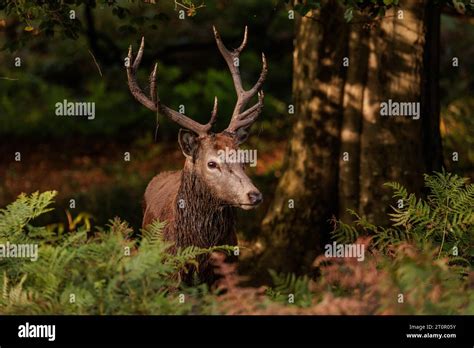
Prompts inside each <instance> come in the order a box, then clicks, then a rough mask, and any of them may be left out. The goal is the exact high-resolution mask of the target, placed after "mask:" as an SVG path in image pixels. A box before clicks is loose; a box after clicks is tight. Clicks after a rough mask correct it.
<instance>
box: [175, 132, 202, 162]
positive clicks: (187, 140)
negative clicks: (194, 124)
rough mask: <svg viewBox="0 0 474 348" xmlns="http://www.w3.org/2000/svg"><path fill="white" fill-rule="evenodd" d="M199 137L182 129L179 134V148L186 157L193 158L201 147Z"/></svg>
mask: <svg viewBox="0 0 474 348" xmlns="http://www.w3.org/2000/svg"><path fill="white" fill-rule="evenodd" d="M198 137H199V136H198V135H197V134H196V133H194V132H191V131H190V130H187V129H180V130H179V134H178V142H179V146H181V151H183V154H184V155H185V156H186V157H193V154H194V151H195V150H196V149H197V147H198V145H199V140H198Z"/></svg>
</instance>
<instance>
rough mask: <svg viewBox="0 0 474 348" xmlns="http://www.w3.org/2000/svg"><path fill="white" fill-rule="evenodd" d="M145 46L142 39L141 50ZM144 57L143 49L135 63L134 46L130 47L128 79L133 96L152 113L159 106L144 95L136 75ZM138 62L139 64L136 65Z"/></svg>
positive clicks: (127, 66)
mask: <svg viewBox="0 0 474 348" xmlns="http://www.w3.org/2000/svg"><path fill="white" fill-rule="evenodd" d="M143 44H144V39H143V38H142V45H141V48H142V47H143ZM142 55H143V49H142V50H141V53H140V51H139V52H138V54H137V57H136V59H135V61H134V62H133V55H132V45H130V47H129V49H128V55H127V57H128V64H127V65H126V68H127V79H128V87H129V89H130V92H131V93H132V95H133V96H134V97H135V99H136V100H138V101H139V102H140V103H141V104H142V105H144V106H145V107H147V108H148V109H150V110H152V111H156V110H157V105H156V103H155V102H154V101H153V100H150V99H149V98H148V97H147V96H146V95H145V93H143V91H142V89H141V88H140V86H139V85H138V83H137V79H136V76H135V73H136V68H137V67H138V64H140V60H141V57H142ZM137 62H138V64H136V63H137Z"/></svg>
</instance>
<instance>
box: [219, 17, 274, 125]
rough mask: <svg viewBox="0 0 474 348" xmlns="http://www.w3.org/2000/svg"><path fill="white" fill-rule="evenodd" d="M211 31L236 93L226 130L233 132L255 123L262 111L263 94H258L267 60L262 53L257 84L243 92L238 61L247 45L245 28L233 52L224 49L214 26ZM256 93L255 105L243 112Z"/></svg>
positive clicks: (246, 29)
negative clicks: (257, 98) (235, 100)
mask: <svg viewBox="0 0 474 348" xmlns="http://www.w3.org/2000/svg"><path fill="white" fill-rule="evenodd" d="M213 30H214V37H215V39H216V43H217V47H218V48H219V51H220V52H221V54H222V56H223V57H224V60H225V61H226V63H227V66H228V67H229V70H230V73H231V75H232V80H233V82H234V87H235V90H236V92H237V102H236V104H235V107H234V112H233V113H232V118H231V120H230V123H229V126H228V127H227V128H226V131H228V132H235V131H236V130H238V129H239V128H242V127H249V126H250V125H251V124H252V123H253V122H254V121H255V119H256V118H257V116H258V114H259V113H260V112H261V110H262V107H263V93H262V94H261V96H260V93H259V92H260V90H261V89H262V85H263V83H264V81H265V78H266V76H267V72H268V65H267V60H266V58H265V55H264V54H263V53H262V71H261V73H260V76H259V78H258V80H257V82H256V83H255V85H254V86H253V87H252V88H251V89H249V90H248V91H246V90H244V88H243V86H242V79H241V77H240V70H239V64H238V59H239V56H240V53H241V52H242V50H243V49H244V48H245V46H246V45H247V36H248V28H247V26H246V27H245V31H244V38H243V40H242V43H241V45H240V46H239V47H238V48H237V49H234V50H233V51H229V50H228V49H227V48H226V47H225V45H224V43H223V42H222V39H221V37H220V35H219V32H218V31H217V29H216V28H215V27H214V26H213ZM257 93H258V94H259V101H258V102H257V104H255V105H254V106H253V107H251V108H250V109H248V110H247V111H244V109H245V107H246V106H247V104H248V102H249V101H250V100H251V99H252V97H253V96H255V94H257ZM247 118H248V119H247Z"/></svg>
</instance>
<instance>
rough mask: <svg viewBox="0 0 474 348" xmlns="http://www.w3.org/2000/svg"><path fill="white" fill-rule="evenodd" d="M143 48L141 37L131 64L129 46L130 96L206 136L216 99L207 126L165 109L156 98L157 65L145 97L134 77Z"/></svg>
mask: <svg viewBox="0 0 474 348" xmlns="http://www.w3.org/2000/svg"><path fill="white" fill-rule="evenodd" d="M144 48H145V38H144V37H142V41H141V43H140V48H139V50H138V53H137V56H136V57H135V60H134V61H133V63H132V60H133V54H132V46H131V45H130V47H129V49H128V65H127V79H128V86H129V88H130V92H131V93H132V95H133V96H134V97H135V99H136V100H138V101H139V102H140V103H141V104H143V105H144V106H145V107H147V108H148V109H150V110H152V111H155V112H156V111H159V112H160V113H162V114H164V115H165V116H167V117H168V118H169V119H171V120H172V121H174V122H176V123H177V124H179V125H180V126H181V127H184V128H186V129H189V130H191V131H193V132H195V133H197V134H198V135H200V136H203V135H205V134H207V133H208V132H209V131H210V130H211V128H212V125H213V124H214V122H215V121H216V117H217V98H215V99H214V108H213V111H212V115H211V119H210V121H209V122H208V123H207V124H200V123H199V122H196V121H194V120H192V119H190V118H189V117H187V116H186V115H184V114H182V113H179V112H177V111H175V110H173V109H170V108H169V107H167V106H166V105H164V104H162V103H161V102H160V98H159V96H158V93H157V92H156V75H157V69H158V65H157V64H155V66H154V68H153V70H152V72H151V74H150V78H149V80H150V97H148V96H146V95H145V93H144V92H143V90H142V89H141V88H140V86H139V85H138V83H137V79H136V76H135V74H136V71H137V70H138V67H139V65H140V62H141V60H142V57H143V51H144Z"/></svg>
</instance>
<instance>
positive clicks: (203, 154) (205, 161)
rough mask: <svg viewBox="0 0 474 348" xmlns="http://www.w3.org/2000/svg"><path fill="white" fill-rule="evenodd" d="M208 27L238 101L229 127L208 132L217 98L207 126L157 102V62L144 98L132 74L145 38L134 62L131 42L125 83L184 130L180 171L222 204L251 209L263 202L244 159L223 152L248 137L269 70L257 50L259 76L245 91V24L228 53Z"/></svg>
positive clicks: (214, 118)
mask: <svg viewBox="0 0 474 348" xmlns="http://www.w3.org/2000/svg"><path fill="white" fill-rule="evenodd" d="M213 29H214V37H215V39H216V42H217V47H218V48H219V51H220V52H221V54H222V56H223V57H224V59H225V61H226V63H227V66H228V67H229V70H230V72H231V74H232V80H233V82H234V86H235V90H236V92H237V102H236V104H235V107H234V111H233V114H232V117H231V120H230V123H229V126H228V127H227V128H226V129H225V130H224V131H223V132H220V133H217V134H216V133H213V132H212V131H211V129H212V126H213V124H214V123H215V121H216V118H217V97H215V98H214V107H213V109H212V113H211V117H210V120H209V122H208V123H206V124H200V123H198V122H196V121H194V120H192V119H191V118H189V117H187V116H186V115H184V114H182V113H179V112H177V111H175V110H172V109H170V108H169V107H167V106H166V105H164V104H163V103H162V102H161V101H160V98H159V96H158V94H157V91H156V74H157V65H156V64H155V66H154V68H153V71H152V72H151V75H150V96H149V97H148V96H147V95H146V94H145V93H144V92H143V91H142V89H141V88H140V87H139V86H138V83H137V81H136V75H135V74H136V71H137V69H138V66H139V65H140V61H141V59H142V56H143V49H144V45H145V41H144V38H142V41H141V45H140V49H139V50H138V53H137V56H136V57H135V60H134V61H133V64H132V47H131V46H130V49H129V52H128V61H129V64H128V66H127V77H128V86H129V88H130V91H131V93H132V95H133V96H134V97H135V99H137V100H138V101H139V102H140V103H141V104H143V105H144V106H145V107H147V108H148V109H150V110H152V111H154V112H159V113H160V114H163V115H165V116H166V117H168V118H169V119H170V120H172V121H173V122H176V123H177V124H179V125H180V126H181V127H183V128H184V129H181V130H180V131H179V136H178V141H179V145H180V146H181V150H182V152H183V154H184V156H185V157H186V162H185V166H184V170H185V171H188V172H190V173H194V174H195V175H197V176H198V177H199V178H200V179H201V180H202V181H203V182H204V183H205V184H206V185H207V186H208V187H209V189H210V190H212V192H213V194H214V195H215V196H216V197H217V198H219V199H220V200H222V201H223V202H224V203H225V204H228V205H233V206H238V207H241V208H243V209H251V208H253V207H255V206H257V205H258V204H259V203H260V202H261V201H262V194H261V193H260V191H259V190H258V189H257V188H256V187H255V186H254V185H253V183H252V181H251V180H250V178H249V177H248V176H247V175H246V174H245V171H244V169H245V168H244V167H245V163H241V162H239V161H229V160H228V158H225V156H223V153H232V151H236V150H238V149H239V146H240V144H242V143H243V142H244V141H245V140H246V139H247V136H248V131H249V128H250V127H251V125H252V124H253V123H254V122H255V120H256V119H257V117H258V115H259V114H260V112H261V111H262V108H263V98H264V95H263V91H262V85H263V82H264V81H265V77H266V74H267V71H268V69H267V62H266V59H265V55H264V54H263V53H262V63H263V68H262V72H261V73H260V77H259V79H258V81H257V82H256V83H255V85H254V86H253V87H252V88H251V89H249V90H244V88H243V86H242V80H241V77H240V71H239V64H238V61H239V56H240V53H241V52H242V50H243V49H244V48H245V46H246V44H247V27H245V33H244V38H243V41H242V44H241V45H240V46H239V47H238V48H237V49H234V50H232V51H229V50H228V49H227V48H226V47H225V46H224V44H223V42H222V40H221V38H220V35H219V33H218V32H217V30H216V28H215V27H213ZM255 95H257V96H258V101H257V103H256V104H255V105H253V106H251V107H250V108H247V109H246V107H247V104H248V103H249V102H250V100H251V99H252V98H253V97H254V96H255ZM226 151H227V152H226ZM234 153H235V152H234Z"/></svg>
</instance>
